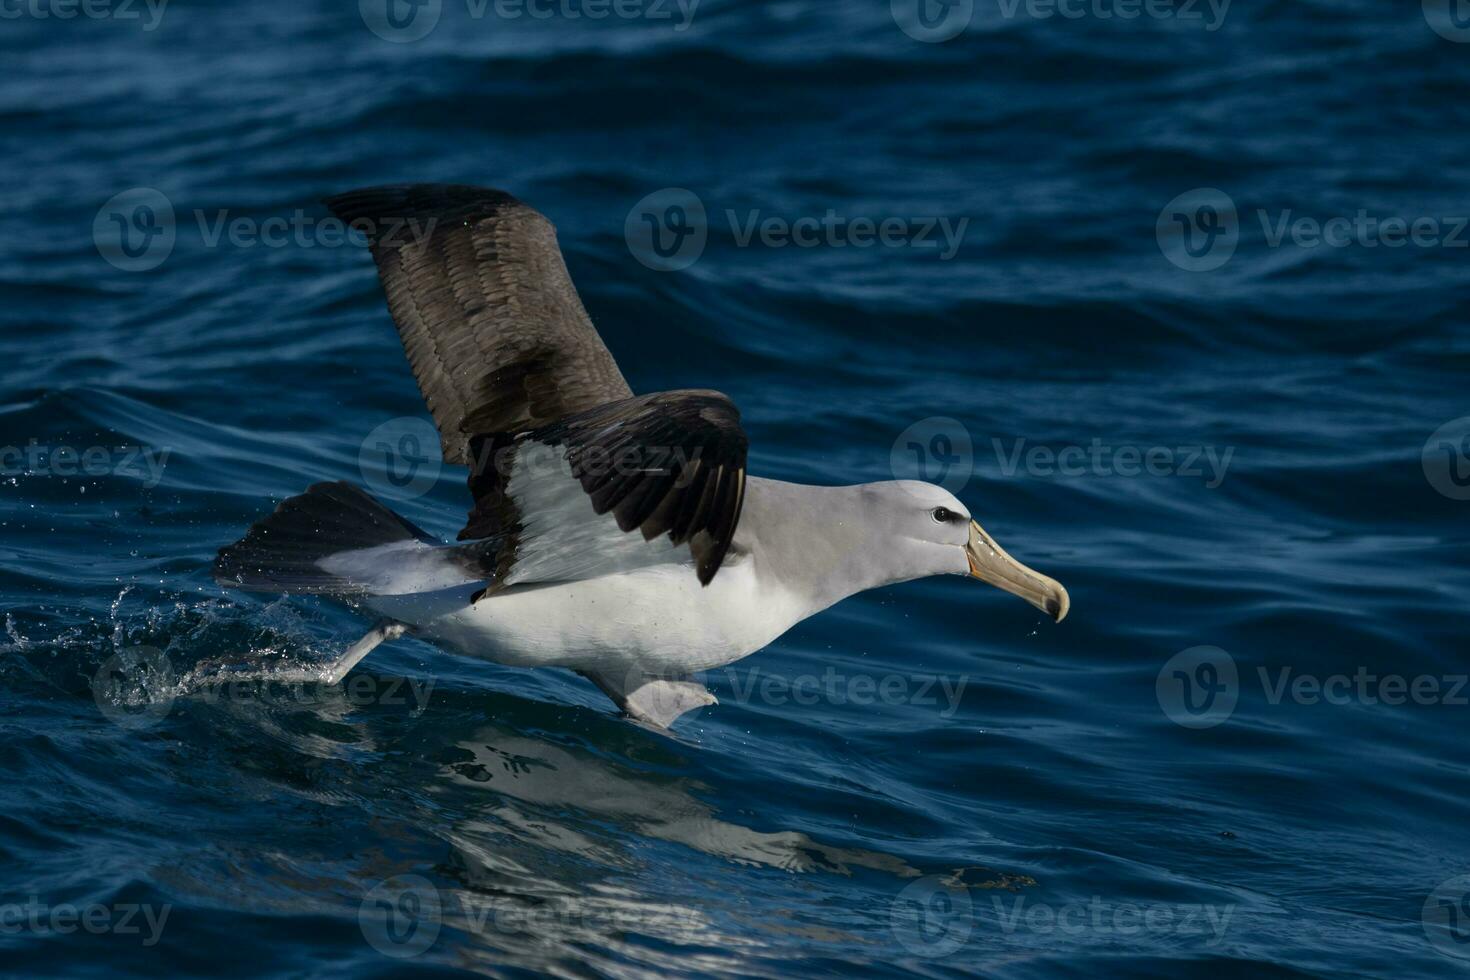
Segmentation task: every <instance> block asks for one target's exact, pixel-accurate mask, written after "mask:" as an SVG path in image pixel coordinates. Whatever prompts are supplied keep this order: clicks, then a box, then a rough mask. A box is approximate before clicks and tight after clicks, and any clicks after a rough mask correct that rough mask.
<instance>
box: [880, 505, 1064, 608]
mask: <svg viewBox="0 0 1470 980" xmlns="http://www.w3.org/2000/svg"><path fill="white" fill-rule="evenodd" d="M862 490H863V491H864V495H865V497H866V498H867V499H866V505H867V507H866V509H867V511H868V514H869V516H868V520H869V521H870V522H871V523H872V525H873V526H874V527H876V528H879V529H881V533H880V537H879V542H880V543H879V544H878V546H879V547H881V548H884V549H885V550H888V551H889V554H888V556H886V560H887V563H888V564H889V565H890V566H891V567H893V568H895V569H897V570H900V574H899V575H898V577H897V578H896V579H894V580H895V581H902V580H907V579H915V578H924V577H926V576H930V575H943V574H953V575H967V576H969V577H971V578H976V579H979V580H980V581H982V582H987V583H989V584H990V585H993V586H995V587H996V588H999V589H1003V590H1005V591H1006V592H1009V593H1011V594H1012V595H1016V596H1020V597H1021V598H1022V599H1025V600H1026V601H1027V602H1029V603H1031V604H1032V605H1033V606H1035V607H1036V608H1038V609H1040V610H1041V611H1043V612H1045V613H1046V614H1047V615H1048V616H1051V617H1052V618H1053V619H1055V620H1056V621H1057V622H1061V621H1062V619H1063V617H1065V616H1066V615H1067V610H1068V609H1069V608H1070V607H1071V599H1070V598H1068V596H1067V590H1066V589H1064V588H1063V587H1062V584H1061V583H1060V582H1058V581H1057V580H1056V579H1053V578H1049V577H1047V576H1045V575H1042V574H1041V573H1040V572H1037V571H1034V570H1033V569H1030V568H1028V567H1026V566H1025V565H1023V564H1021V563H1020V562H1018V561H1016V559H1014V558H1012V557H1011V556H1010V555H1009V554H1007V553H1006V551H1005V549H1003V548H1002V547H1001V546H1000V545H998V544H996V543H995V539H994V538H992V537H991V536H990V535H989V534H987V533H986V531H985V529H984V528H982V527H981V526H980V525H979V523H977V522H976V521H975V520H974V519H973V518H972V517H971V516H970V510H969V508H967V507H966V506H965V505H964V504H962V503H960V501H959V500H958V499H957V498H956V497H955V495H954V494H952V493H950V492H949V491H948V490H946V489H944V488H943V487H941V486H936V485H935V484H932V483H924V482H921V481H917V480H893V481H889V482H884V483H869V484H865V485H864V486H863V487H862Z"/></svg>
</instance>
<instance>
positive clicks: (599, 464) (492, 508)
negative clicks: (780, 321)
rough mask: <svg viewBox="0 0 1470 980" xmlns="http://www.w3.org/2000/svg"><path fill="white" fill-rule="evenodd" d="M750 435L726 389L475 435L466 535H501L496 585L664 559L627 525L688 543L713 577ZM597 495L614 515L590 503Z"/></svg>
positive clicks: (738, 494)
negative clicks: (510, 433)
mask: <svg viewBox="0 0 1470 980" xmlns="http://www.w3.org/2000/svg"><path fill="white" fill-rule="evenodd" d="M746 447H747V440H746V437H745V430H743V429H742V428H741V427H740V412H739V411H738V410H737V409H736V408H735V406H734V404H733V403H732V402H731V401H730V400H729V399H728V398H726V397H725V396H724V395H722V394H720V393H719V392H717V391H663V392H657V393H655V394H651V395H641V396H639V397H636V398H626V399H623V400H621V401H616V402H612V403H610V404H607V405H602V406H599V407H597V408H593V409H590V410H588V411H585V412H580V413H578V414H576V415H570V416H568V417H566V418H564V419H561V420H560V421H558V422H555V423H552V424H551V425H548V426H544V427H542V428H539V429H535V430H533V431H531V432H529V433H524V434H522V435H519V436H516V437H507V436H505V435H477V436H475V437H474V439H473V440H472V454H473V456H474V458H475V460H476V465H475V467H474V468H473V469H472V470H471V472H470V492H471V493H472V494H473V495H474V498H475V509H474V510H473V511H471V512H470V516H469V522H468V523H467V524H466V525H465V528H464V530H463V531H461V532H460V534H459V536H460V538H461V540H463V539H466V538H482V537H490V536H496V537H498V538H499V539H500V540H501V542H502V544H501V545H500V548H499V551H498V554H497V568H496V570H495V580H496V582H495V586H494V587H493V588H500V587H504V586H506V585H514V584H517V583H520V582H526V581H553V580H559V579H566V578H581V577H586V576H588V575H592V574H605V573H606V572H608V571H610V570H614V569H617V568H629V567H633V566H635V565H638V564H642V563H644V562H645V561H650V560H657V559H656V558H655V557H652V556H655V555H656V554H657V553H656V552H655V551H654V550H652V549H648V546H645V545H643V544H642V542H640V541H638V539H637V538H630V537H629V536H628V535H626V534H625V533H620V532H629V531H632V530H634V529H635V528H636V529H638V530H639V531H641V532H642V541H643V542H652V541H653V539H655V538H657V537H659V536H660V535H667V536H668V540H669V542H671V543H672V544H673V545H683V544H685V543H687V544H688V545H689V550H690V552H691V553H692V554H693V557H694V561H695V565H696V570H697V572H698V575H699V580H700V582H702V583H703V584H705V585H708V584H709V583H710V580H711V579H713V578H714V576H715V572H717V571H719V568H720V563H721V562H722V561H723V560H724V559H725V555H726V553H727V552H728V551H729V550H730V544H731V542H732V541H733V540H734V537H735V527H736V524H737V523H738V522H739V520H740V508H741V505H742V503H743V502H744V499H745V458H746ZM587 498H591V504H592V508H591V509H592V511H593V512H594V513H595V514H596V515H607V516H601V517H594V516H593V515H591V514H588V513H587ZM614 521H615V522H616V528H617V530H616V531H614V530H613V529H612V525H613V522H614ZM604 525H605V527H604ZM605 532H611V534H608V533H605ZM663 547H664V548H665V549H666V548H667V547H668V546H667V545H665V546H663ZM640 549H646V550H642V553H641V554H635V552H636V551H639V550H640ZM664 554H666V552H664ZM662 560H667V558H663V559H662Z"/></svg>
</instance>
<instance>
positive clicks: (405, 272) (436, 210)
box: [326, 184, 633, 465]
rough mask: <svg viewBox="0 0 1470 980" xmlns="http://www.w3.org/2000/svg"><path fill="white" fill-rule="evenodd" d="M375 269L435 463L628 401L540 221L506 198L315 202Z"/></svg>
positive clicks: (401, 192)
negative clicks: (432, 440) (419, 398)
mask: <svg viewBox="0 0 1470 980" xmlns="http://www.w3.org/2000/svg"><path fill="white" fill-rule="evenodd" d="M326 204H327V206H328V207H329V208H331V210H332V213H333V214H335V215H337V217H339V218H341V219H342V220H343V221H345V222H347V223H349V224H351V225H353V226H354V227H357V228H359V229H360V230H362V231H363V232H364V233H365V234H366V235H367V237H368V242H369V244H370V245H371V247H372V253H373V259H374V260H375V261H376V262H377V264H378V277H379V278H380V279H381V280H382V283H383V291H384V292H385V293H386V294H387V297H388V309H389V311H390V312H391V313H392V314H393V320H394V322H395V323H397V325H398V334H399V337H400V338H402V340H403V349H404V351H405V352H406V353H407V354H408V361H409V364H411V365H412V367H413V374H414V377H415V378H416V379H417V380H418V383H419V390H420V391H421V392H423V396H424V401H425V402H427V403H428V406H429V411H430V412H431V413H432V414H433V416H434V423H435V424H436V425H437V426H438V427H439V439H440V443H441V445H442V448H443V452H444V459H445V460H446V461H447V462H450V463H459V464H462V465H470V462H471V460H470V457H469V440H470V436H471V435H473V434H477V433H496V432H500V433H518V432H524V431H527V430H530V429H537V428H541V427H543V426H546V425H549V424H551V423H553V422H555V421H557V420H558V419H561V418H563V417H565V416H568V415H572V414H575V413H577V412H583V411H586V410H587V409H590V408H593V407H595V406H597V405H602V404H605V403H607V402H611V401H617V400H619V399H624V398H627V397H629V396H630V395H632V393H633V392H632V390H631V389H630V388H629V387H628V383H627V382H626V381H624V380H623V375H622V373H621V372H620V371H619V370H618V366H617V364H616V362H614V361H613V358H612V355H611V354H609V353H608V350H607V348H606V347H604V346H603V344H602V339H601V338H600V337H598V335H597V330H596V329H595V328H594V327H593V326H592V321H591V320H589V319H588V317H587V311H586V310H584V309H583V308H582V301H581V300H580V299H579V298H578V297H577V291H576V289H575V288H574V287H573V286H572V280H571V277H570V276H569V275H568V274H567V267H566V263H565V262H563V261H562V256H561V250H560V249H559V248H558V247H557V244H556V230H555V229H554V228H553V227H552V226H551V222H549V221H547V220H546V218H544V217H542V215H541V214H539V213H538V212H536V211H535V210H533V209H532V208H529V207H527V206H526V205H524V204H522V203H521V202H520V201H518V200H516V199H515V198H514V197H511V196H510V195H509V194H506V193H505V192H504V191H496V190H489V189H486V188H482V187H468V186H463V185H458V184H403V185H396V186H386V187H369V188H365V189H363V190H357V191H350V192H348V193H346V194H342V195H339V196H337V197H333V198H330V199H328V200H327V202H326Z"/></svg>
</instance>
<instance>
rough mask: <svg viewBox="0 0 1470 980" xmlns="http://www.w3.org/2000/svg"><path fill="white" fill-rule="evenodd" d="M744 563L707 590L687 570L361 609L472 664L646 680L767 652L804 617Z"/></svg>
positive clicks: (432, 596)
mask: <svg viewBox="0 0 1470 980" xmlns="http://www.w3.org/2000/svg"><path fill="white" fill-rule="evenodd" d="M755 568H756V566H755V563H754V562H752V561H750V560H745V561H735V562H730V563H727V564H726V565H725V566H724V567H723V568H721V569H720V572H719V574H717V575H716V576H715V578H714V581H712V582H711V583H710V584H709V585H708V586H701V585H700V584H699V581H698V579H697V578H696V577H695V575H694V573H693V569H692V568H691V567H690V566H689V565H688V564H687V563H683V562H680V563H678V564H665V565H655V566H651V567H647V568H639V569H634V570H631V571H627V572H621V573H617V574H613V575H604V576H601V577H599V578H592V579H584V580H579V581H573V582H557V583H550V584H542V585H529V586H519V587H513V588H510V589H507V590H506V591H504V592H501V593H498V594H496V595H492V596H488V597H486V598H484V599H482V600H480V601H479V602H478V603H475V604H474V605H473V606H471V605H469V601H468V600H469V596H470V595H471V594H472V593H473V592H474V591H475V590H474V588H466V587H460V588H455V589H446V590H443V591H440V592H433V593H425V594H418V595H404V596H374V597H372V598H370V599H368V600H367V602H368V603H369V604H370V605H371V606H372V608H374V609H375V610H377V611H378V612H379V613H381V614H382V615H385V616H389V617H392V618H395V619H399V620H401V621H404V622H408V623H410V624H412V625H414V626H415V627H416V628H417V630H418V632H419V633H420V634H421V635H423V636H424V637H425V638H428V639H432V640H437V641H440V642H443V643H445V644H448V645H450V646H452V647H454V648H456V649H458V650H460V651H461V652H463V653H465V654H468V655H470V656H475V657H482V658H484V659H487V660H493V661H496V662H497V663H504V664H510V665H512V666H520V667H540V666H560V667H572V668H574V669H583V670H596V669H609V668H616V669H617V670H619V671H626V670H627V669H628V668H629V667H630V666H633V665H639V666H642V667H644V668H645V669H647V670H648V671H649V672H651V673H660V672H690V671H696V670H707V669H709V668H712V667H717V666H720V665H722V664H727V663H730V662H732V661H734V660H739V659H740V658H741V657H745V656H748V655H749V654H751V653H754V652H755V651H756V650H759V649H760V648H761V647H764V646H765V645H767V644H768V643H770V642H771V641H772V640H774V639H775V638H776V637H778V636H780V635H781V634H782V633H784V632H785V631H786V630H788V629H790V628H791V626H792V625H794V624H795V623H796V622H798V621H799V620H800V619H801V618H803V616H804V615H805V611H804V609H803V607H802V604H801V603H800V602H799V601H798V600H797V598H796V597H794V596H792V595H790V594H788V593H787V592H786V591H785V590H784V589H782V588H781V587H780V586H779V585H776V584H774V583H762V582H761V581H760V580H759V579H758V577H757V575H756V573H755Z"/></svg>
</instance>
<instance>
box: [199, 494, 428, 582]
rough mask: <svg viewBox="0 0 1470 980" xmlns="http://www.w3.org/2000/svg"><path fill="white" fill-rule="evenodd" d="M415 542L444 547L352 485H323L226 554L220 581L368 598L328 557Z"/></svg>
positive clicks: (217, 573) (289, 503) (218, 564)
mask: <svg viewBox="0 0 1470 980" xmlns="http://www.w3.org/2000/svg"><path fill="white" fill-rule="evenodd" d="M409 542H421V543H423V544H428V545H435V544H438V542H437V541H435V540H434V538H433V537H431V536H430V535H428V534H426V533H425V532H424V531H422V530H420V529H419V528H417V527H415V526H414V525H413V524H412V523H411V522H410V521H408V520H406V519H405V518H402V517H400V516H398V515H397V514H395V513H393V512H392V511H391V510H389V509H388V508H387V507H385V506H383V505H382V504H381V503H379V502H378V501H377V500H374V499H373V498H372V497H370V496H368V495H367V494H366V493H364V492H363V491H361V490H359V489H358V488H357V487H354V486H353V485H352V484H350V483H318V484H316V485H315V486H312V487H310V488H309V489H308V490H307V491H306V492H305V493H303V494H301V495H300V496H296V497H292V498H290V499H289V500H286V501H283V502H282V503H281V505H280V506H279V507H277V508H276V509H275V512H274V513H272V514H270V515H268V516H266V517H265V518H263V519H262V520H260V521H258V522H257V523H256V524H255V525H254V526H253V527H251V528H250V531H249V533H247V534H246V535H245V537H243V538H241V539H240V540H239V541H236V542H235V543H234V544H232V545H229V546H228V547H225V548H221V549H220V553H219V557H218V558H216V559H215V562H214V579H215V581H216V582H218V583H219V584H220V585H224V586H229V587H233V588H238V589H244V590H246V591H247V592H293V593H294V592H319V593H330V594H334V595H350V594H354V593H362V592H366V591H371V590H370V589H369V588H366V587H365V585H364V584H363V583H361V582H354V581H352V580H351V579H349V578H347V577H344V575H343V574H341V573H340V571H339V572H335V573H334V572H333V571H329V570H328V568H326V567H324V565H323V559H326V558H330V557H332V556H334V555H338V554H340V553H342V552H348V551H358V550H361V549H365V548H374V547H378V546H381V545H392V544H398V543H405V544H407V543H409ZM328 564H331V563H328Z"/></svg>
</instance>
